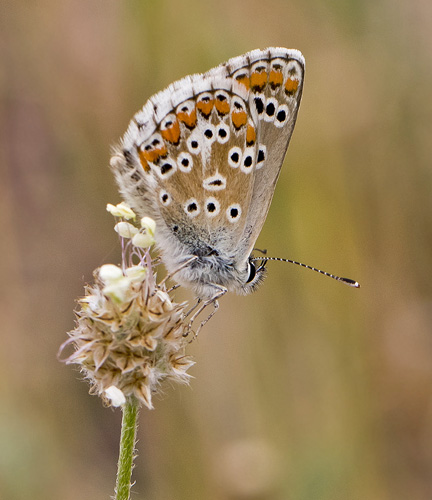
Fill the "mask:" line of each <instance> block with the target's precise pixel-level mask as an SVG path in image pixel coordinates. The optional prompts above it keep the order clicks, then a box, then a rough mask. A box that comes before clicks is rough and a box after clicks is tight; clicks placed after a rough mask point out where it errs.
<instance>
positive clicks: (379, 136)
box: [0, 0, 432, 500]
mask: <svg viewBox="0 0 432 500" xmlns="http://www.w3.org/2000/svg"><path fill="white" fill-rule="evenodd" d="M274 45H276V46H285V47H290V48H297V49H300V50H301V51H302V52H303V54H304V55H305V57H306V61H307V64H306V81H305V88H304V93H303V101H302V105H301V107H300V113H299V117H298V121H297V126H296V130H295V132H294V135H293V139H292V141H291V146H290V149H289V151H288V155H287V159H286V161H285V165H284V168H283V171H282V175H281V177H280V181H279V183H278V187H277V190H276V194H275V198H274V201H273V204H272V208H271V211H270V214H269V217H268V219H267V222H266V225H265V227H264V230H263V232H262V234H261V236H260V239H259V240H258V246H260V247H264V248H267V249H268V252H269V255H272V256H279V257H287V258H291V259H296V260H301V261H302V262H305V263H307V264H310V265H314V266H317V267H320V268H322V269H324V270H327V271H329V272H332V273H336V274H339V275H342V276H347V277H350V278H354V279H356V280H358V281H359V282H360V283H361V285H362V288H360V289H359V290H355V289H351V288H349V287H346V286H343V285H341V284H338V283H336V282H333V281H331V280H328V279H326V278H324V277H321V276H319V275H317V274H315V273H311V272H309V271H306V270H303V269H300V268H297V267H295V266H290V265H283V264H277V263H270V264H269V266H268V268H269V276H268V278H267V280H266V281H265V283H264V284H263V286H262V287H261V288H260V289H259V291H257V293H255V294H254V295H252V296H248V297H236V296H229V297H225V298H224V299H222V301H221V308H220V312H219V313H218V314H217V315H216V316H215V317H214V319H213V320H212V321H211V322H210V323H209V324H208V325H207V327H206V328H205V329H204V330H203V331H202V332H201V334H200V337H199V340H198V341H197V342H195V343H193V344H192V345H191V346H190V349H189V352H190V353H191V354H193V355H194V357H195V360H196V362H197V364H196V366H195V367H194V368H193V369H192V374H193V375H194V376H195V379H194V380H193V381H192V383H191V386H190V387H178V386H176V387H172V386H170V385H166V386H165V387H164V395H163V396H161V397H158V398H156V400H155V401H154V403H155V407H156V409H155V410H153V411H148V410H146V409H143V410H142V411H141V414H140V429H139V442H138V451H139V456H138V459H137V460H136V468H135V471H134V479H135V480H136V482H137V484H136V486H135V487H134V489H133V490H134V493H133V496H132V498H136V499H141V498H142V499H151V500H171V499H172V500H183V499H192V500H195V499H197V500H201V499H206V500H207V499H208V500H291V499H292V500H309V499H319V500H327V499H328V500H330V499H332V500H334V499H341V500H342V499H362V500H363V499H372V500H387V499H392V500H395V499H396V500H399V499H407V498H409V499H430V498H432V301H431V299H432V274H431V259H432V197H431V187H432V168H431V136H432V98H431V88H432V3H431V2H428V1H426V0H363V1H361V0H350V1H342V0H333V1H329V0H325V1H318V0H306V1H305V0H301V1H300V0H290V1H282V0H266V2H262V1H257V0H248V1H245V0H240V1H237V2H233V1H227V0H220V1H218V2H207V1H193V0H183V1H182V2H174V1H170V0H164V1H154V0H153V1H151V0H147V1H145V0H141V1H138V0H128V1H126V0H104V1H101V0H63V1H62V2H58V1H55V0H42V1H40V2H12V1H11V0H6V1H5V2H3V4H2V6H1V13H0V60H1V66H2V71H1V73H0V95H1V97H0V99H1V100H0V106H1V107H0V113H1V125H0V127H1V132H0V134H1V135H0V162H1V182H0V207H1V208H0V217H1V228H2V237H1V238H0V245H1V251H2V257H1V266H2V267H1V276H2V279H1V285H2V286H1V300H0V311H1V335H2V337H1V349H0V390H1V405H0V498H1V499H5V500H23V499H30V498H31V499H32V500H42V499H44V500H54V499H55V500H57V499H62V500H72V499H76V498H79V499H92V500H102V499H107V498H109V497H110V495H112V494H113V488H114V481H115V471H116V461H117V455H118V441H119V432H120V419H121V412H120V411H119V410H118V409H117V410H111V409H107V408H104V407H103V406H102V403H101V401H100V400H99V399H98V398H96V397H92V396H89V395H88V387H87V385H86V383H84V382H82V381H80V374H79V373H78V372H77V371H76V370H74V369H73V368H72V367H70V366H65V365H63V364H62V363H60V362H59V361H58V360H57V358H56V354H57V350H58V347H59V345H60V344H61V343H62V342H63V341H64V340H65V339H66V332H67V331H68V330H71V329H72V328H73V326H74V315H73V309H74V307H75V302H74V301H75V299H76V298H77V297H79V296H80V295H82V294H83V287H84V284H85V283H86V282H88V281H91V280H92V271H93V270H94V269H95V268H96V267H98V266H100V265H102V264H104V263H109V262H112V263H118V262H119V259H120V252H119V244H118V240H117V237H116V235H115V233H114V231H113V220H112V217H111V215H110V214H108V213H107V212H106V211H105V205H106V203H108V202H110V203H118V202H119V201H120V198H119V196H118V194H117V192H116V188H115V185H114V181H113V178H112V175H111V173H110V171H109V168H108V162H109V157H110V147H111V145H112V144H114V143H115V142H116V141H117V140H118V138H119V137H120V136H121V135H122V134H123V133H124V131H125V130H126V127H127V125H128V122H129V120H130V119H131V118H132V116H133V114H134V113H135V112H136V111H137V110H138V109H140V108H141V107H142V105H143V104H144V103H145V101H146V100H147V99H148V98H149V97H150V96H151V95H152V94H153V93H155V92H157V91H159V90H161V89H162V88H164V87H165V86H167V85H168V84H169V83H171V82H172V81H174V80H176V79H179V78H181V77H183V76H185V75H187V74H190V73H194V72H203V71H206V70H208V69H210V68H211V67H213V66H215V65H217V64H219V63H221V62H223V61H225V60H227V59H228V58H230V57H233V56H236V55H239V54H242V53H244V52H247V51H249V50H252V49H255V48H265V47H267V46H274ZM183 297H184V296H183ZM186 297H188V298H191V297H190V296H188V295H186ZM178 298H179V299H181V298H182V297H181V296H179V297H178Z"/></svg>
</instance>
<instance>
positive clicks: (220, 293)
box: [188, 283, 228, 338]
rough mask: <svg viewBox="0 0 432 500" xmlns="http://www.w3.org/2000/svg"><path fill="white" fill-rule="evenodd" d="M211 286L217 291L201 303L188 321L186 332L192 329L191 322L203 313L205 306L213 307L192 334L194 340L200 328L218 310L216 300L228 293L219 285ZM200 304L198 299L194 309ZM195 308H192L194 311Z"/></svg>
mask: <svg viewBox="0 0 432 500" xmlns="http://www.w3.org/2000/svg"><path fill="white" fill-rule="evenodd" d="M212 286H213V287H214V288H216V290H217V291H216V293H215V294H214V295H213V297H211V298H210V299H208V300H205V301H203V303H202V305H201V307H200V308H199V309H198V310H197V311H196V312H195V313H194V314H193V315H192V317H191V319H190V321H189V325H188V330H190V329H192V324H193V322H194V321H195V319H196V318H197V317H198V316H199V315H200V314H201V313H202V312H203V311H204V309H205V308H206V307H207V306H209V305H210V304H213V307H214V309H213V311H212V312H211V313H210V314H209V316H208V317H207V318H206V319H205V320H204V321H202V322H201V323H200V325H199V327H198V329H197V331H196V332H195V334H194V338H196V337H197V336H198V333H199V332H200V330H201V328H202V327H203V326H204V325H205V324H206V323H207V322H208V321H209V320H210V319H211V318H212V317H213V316H214V315H215V314H216V311H217V310H218V309H219V302H218V299H220V298H221V297H222V296H223V295H225V294H226V293H227V291H228V290H227V288H225V287H224V286H221V285H215V284H214V283H213V284H212ZM200 302H201V301H200V299H198V302H197V304H196V306H195V307H197V306H198V304H199V303H200ZM195 307H194V309H195Z"/></svg>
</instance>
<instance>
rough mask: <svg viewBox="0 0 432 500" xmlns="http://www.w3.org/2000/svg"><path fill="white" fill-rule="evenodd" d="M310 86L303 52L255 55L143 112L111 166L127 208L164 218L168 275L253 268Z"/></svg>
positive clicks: (178, 85)
mask: <svg viewBox="0 0 432 500" xmlns="http://www.w3.org/2000/svg"><path fill="white" fill-rule="evenodd" d="M302 83H303V58H302V56H301V54H300V53H299V52H297V51H289V50H287V49H267V50H265V51H253V52H250V53H248V54H245V55H243V56H240V57H237V58H234V59H231V60H230V61H228V63H225V64H222V65H220V66H218V67H216V68H214V69H212V70H210V71H209V72H207V73H205V74H201V75H192V76H188V77H186V78H184V79H182V80H179V81H178V82H175V83H173V84H172V85H170V86H169V87H168V88H167V89H166V90H164V91H162V92H159V93H158V94H156V95H155V96H153V97H152V98H151V99H150V100H149V101H148V102H147V103H146V105H145V106H144V108H143V109H142V111H140V112H138V113H137V114H136V115H135V117H134V119H133V120H132V122H131V123H130V125H129V128H128V131H127V132H126V134H125V136H124V138H123V141H122V144H121V147H120V148H119V149H118V150H117V151H116V154H115V155H114V157H113V159H112V161H111V166H112V169H113V171H114V173H115V176H116V179H117V182H118V184H119V186H120V190H121V192H122V194H123V197H124V198H125V199H126V201H127V202H128V203H129V204H130V205H131V206H132V207H133V208H135V209H136V210H137V212H138V213H139V214H140V215H150V216H151V217H153V218H154V219H155V220H156V222H157V228H158V229H157V234H156V237H157V241H158V243H159V246H160V248H161V249H162V252H163V257H164V261H165V264H166V265H167V268H168V269H169V270H171V271H173V270H175V269H176V268H178V266H179V265H180V264H181V263H182V262H183V261H184V260H186V259H187V258H189V257H190V256H191V255H197V256H205V255H216V256H221V258H223V259H224V261H226V262H233V263H234V266H236V265H237V264H238V263H240V264H241V263H244V262H245V261H246V259H247V257H248V256H249V253H250V249H251V248H252V247H253V245H254V243H255V240H256V238H257V237H258V234H259V232H260V230H261V228H262V225H263V223H264V220H265V217H266V214H267V211H268V208H269V205H270V202H271V199H272V196H273V191H274V186H275V183H276V181H277V177H278V175H279V171H280V168H281V165H282V162H283V159H284V155H285V152H286V149H287V147H288V142H289V138H290V137H291V134H292V129H293V127H294V122H295V118H296V115H297V109H298V104H299V101H300V95H301V89H302ZM272 106H273V107H274V110H273V113H272V112H271V111H272ZM284 113H285V115H284ZM208 279H209V281H211V277H210V276H209V278H208ZM215 282H216V280H215Z"/></svg>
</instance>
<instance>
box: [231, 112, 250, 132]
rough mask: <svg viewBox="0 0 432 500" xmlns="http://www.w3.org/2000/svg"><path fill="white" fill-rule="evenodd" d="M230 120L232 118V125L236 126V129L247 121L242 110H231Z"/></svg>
mask: <svg viewBox="0 0 432 500" xmlns="http://www.w3.org/2000/svg"><path fill="white" fill-rule="evenodd" d="M231 120H232V123H233V125H234V127H235V128H236V130H238V129H240V128H241V127H243V126H244V125H246V122H247V114H246V111H243V110H241V111H233V112H232V113H231Z"/></svg>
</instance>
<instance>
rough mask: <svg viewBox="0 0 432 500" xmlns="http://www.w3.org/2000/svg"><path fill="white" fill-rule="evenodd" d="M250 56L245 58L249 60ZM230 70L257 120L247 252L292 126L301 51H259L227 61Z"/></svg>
mask: <svg viewBox="0 0 432 500" xmlns="http://www.w3.org/2000/svg"><path fill="white" fill-rule="evenodd" d="M245 57H246V60H245ZM227 69H228V72H229V75H230V76H231V78H233V79H234V80H236V81H238V82H241V83H242V84H243V85H244V86H245V87H246V88H247V89H248V91H249V96H248V103H249V106H250V109H251V113H252V116H253V117H254V119H255V121H256V122H257V157H256V167H255V172H254V185H253V193H252V200H251V206H252V207H253V209H252V210H250V211H249V212H248V215H247V223H246V227H245V233H244V235H243V238H242V242H243V244H242V254H243V255H246V256H249V255H250V253H251V251H252V249H253V247H254V245H255V242H256V240H257V238H258V235H259V233H260V232H261V229H262V226H263V224H264V222H265V219H266V217H267V213H268V210H269V208H270V203H271V201H272V198H273V194H274V190H275V186H276V182H277V180H278V177H279V173H280V170H281V167H282V164H283V161H284V158H285V154H286V151H287V148H288V145H289V141H290V139H291V135H292V133H293V130H294V125H295V122H296V119H297V113H298V109H299V105H300V100H301V95H302V90H303V81H304V58H303V56H302V54H301V53H300V52H299V51H298V50H293V49H291V50H289V49H284V48H269V49H267V50H255V51H252V52H250V53H249V54H247V55H246V56H241V57H236V58H234V59H232V60H230V61H228V63H227Z"/></svg>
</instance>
